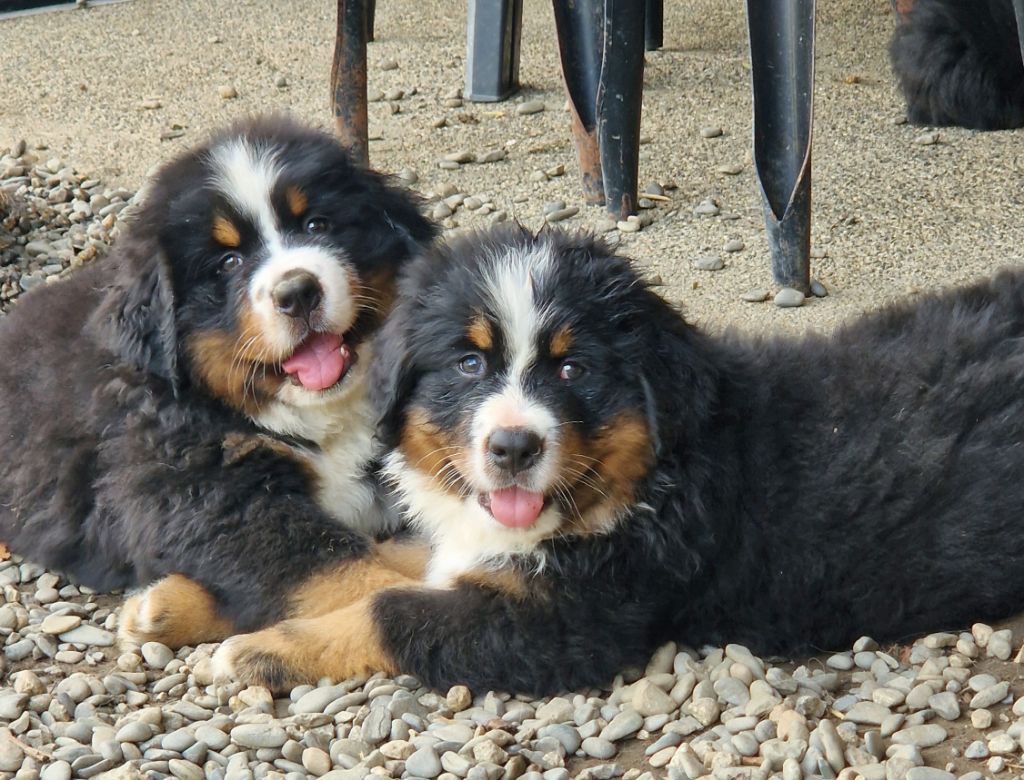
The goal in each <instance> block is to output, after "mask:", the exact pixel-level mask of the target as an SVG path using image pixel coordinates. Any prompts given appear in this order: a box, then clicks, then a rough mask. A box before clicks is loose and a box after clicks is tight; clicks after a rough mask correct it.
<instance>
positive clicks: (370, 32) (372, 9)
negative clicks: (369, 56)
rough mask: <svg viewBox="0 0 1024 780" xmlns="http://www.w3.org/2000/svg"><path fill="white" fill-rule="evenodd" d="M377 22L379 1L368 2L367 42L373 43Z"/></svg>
mask: <svg viewBox="0 0 1024 780" xmlns="http://www.w3.org/2000/svg"><path fill="white" fill-rule="evenodd" d="M376 21H377V0H366V40H367V41H369V42H371V43H372V42H373V41H375V40H376V38H374V37H373V36H374V29H373V28H374V25H375V24H376Z"/></svg>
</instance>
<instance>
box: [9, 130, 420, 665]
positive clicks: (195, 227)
mask: <svg viewBox="0 0 1024 780" xmlns="http://www.w3.org/2000/svg"><path fill="white" fill-rule="evenodd" d="M433 235H434V231H433V229H432V228H431V226H430V225H429V224H428V223H427V222H426V221H425V220H424V219H423V218H422V217H421V216H420V214H419V212H418V209H417V205H416V204H415V203H414V202H413V201H412V200H411V199H410V198H409V197H407V196H406V195H404V194H402V193H401V192H400V191H398V190H397V189H395V188H393V187H391V186H389V185H388V183H387V182H386V180H385V179H384V178H383V177H381V176H379V175H377V174H375V173H371V172H369V171H365V170H361V169H359V168H357V167H356V166H355V165H354V164H353V163H352V162H351V161H350V159H349V157H348V155H347V153H346V151H345V150H344V149H343V148H342V147H341V146H340V145H339V144H338V143H337V142H336V141H335V140H333V139H332V138H330V137H329V136H326V135H324V134H321V133H319V132H315V131H313V130H310V129H306V128H304V127H301V126H299V125H298V124H295V123H293V122H291V121H288V120H286V119H283V118H268V119H257V120H254V121H252V122H249V123H246V124H242V125H239V126H237V127H234V128H232V129H230V130H227V131H226V132H223V133H221V134H219V135H217V136H215V137H214V138H213V139H212V140H210V141H209V142H208V143H206V144H204V145H202V146H200V147H198V148H196V149H193V150H192V151H190V152H188V153H187V154H185V155H183V156H182V157H180V158H179V159H177V160H175V161H173V162H171V163H170V164H169V165H167V166H166V167H164V168H163V169H162V170H161V171H160V172H159V173H158V174H157V175H156V178H155V180H154V181H153V182H152V185H151V187H150V189H149V191H148V195H147V196H146V198H145V200H144V204H143V205H142V207H141V210H140V211H139V213H138V215H137V218H136V219H135V221H134V223H133V224H132V225H131V226H130V228H129V230H128V233H127V235H125V236H124V237H123V238H121V239H120V240H119V242H118V245H117V246H116V248H115V250H114V252H113V255H112V256H111V257H109V258H106V259H103V260H101V261H98V262H96V263H95V264H93V265H92V266H91V267H88V268H85V269H83V270H82V271H80V272H78V273H76V274H74V275H73V276H72V277H71V278H70V279H69V280H67V281H65V282H61V283H60V284H54V285H47V286H45V287H43V288H41V289H39V290H37V291H34V292H32V293H31V294H29V295H28V296H26V297H25V299H24V300H23V301H22V302H21V303H19V304H18V306H17V307H16V308H15V309H14V310H13V311H12V312H11V313H10V314H9V315H8V316H7V317H5V318H4V319H3V320H2V321H0V352H3V354H5V355H7V359H6V360H5V361H3V363H2V365H0V440H3V441H5V442H8V446H9V448H11V449H12V452H11V454H10V456H9V457H5V458H4V459H3V461H2V462H0V539H2V540H3V541H5V542H6V543H7V544H8V545H9V546H10V548H11V549H12V550H14V551H15V552H18V553H20V554H22V555H25V556H27V557H29V558H32V559H33V560H35V561H38V562H39V563H41V564H43V565H45V566H47V567H51V568H55V569H59V570H62V571H64V572H66V573H67V574H68V575H70V576H71V577H72V578H73V579H74V580H76V581H78V582H81V583H84V584H87V585H89V586H91V587H94V588H100V589H110V588H132V587H136V586H139V585H144V584H146V583H148V582H150V581H152V580H154V579H156V578H159V577H164V576H165V575H174V576H172V577H171V578H170V579H169V580H167V581H165V583H164V584H163V585H164V587H163V588H162V589H161V590H160V591H159V597H158V598H154V599H149V600H146V599H136V600H135V601H133V602H132V603H131V604H130V605H129V609H127V610H126V618H127V623H126V625H125V626H124V627H123V628H124V633H125V634H126V635H127V637H128V638H129V639H134V640H137V641H144V640H146V639H160V640H161V641H165V642H168V643H169V644H172V645H180V644H185V643H194V642H196V641H201V640H208V639H215V638H220V637H222V636H224V635H226V634H227V633H230V631H232V630H238V629H241V628H250V629H251V628H255V627H257V626H259V625H262V624H264V623H265V622H267V621H269V620H273V619H274V618H275V617H276V616H280V615H283V614H285V613H286V610H287V609H288V608H289V605H291V604H293V603H298V602H299V601H301V598H302V593H299V592H297V588H298V587H299V585H300V584H301V585H302V586H303V587H307V588H308V587H312V584H311V583H312V582H313V581H314V580H315V576H316V575H318V574H319V573H322V572H326V571H329V570H333V568H334V567H336V566H338V565H340V563H341V562H344V561H345V560H347V559H349V558H353V557H359V556H361V555H363V554H365V552H366V550H367V541H366V537H365V532H368V531H373V530H376V529H377V528H378V527H379V526H380V525H381V523H382V521H383V519H384V515H382V513H381V512H380V510H379V509H378V508H377V507H376V506H375V491H374V488H373V485H372V483H371V481H370V480H368V479H367V478H366V473H367V470H368V467H369V466H370V464H371V463H372V461H373V459H374V457H375V450H374V444H373V440H372V427H373V415H372V413H371V410H370V407H369V404H368V400H367V397H366V377H367V368H368V365H369V364H370V363H371V362H372V360H373V356H372V354H371V352H370V350H369V347H368V337H369V336H370V335H371V334H373V333H374V331H375V330H376V329H377V327H378V325H379V323H380V322H381V319H382V317H383V315H384V313H385V312H386V311H387V309H388V308H389V306H390V303H391V300H392V297H393V292H394V278H395V275H396V273H397V271H398V270H399V269H400V267H401V266H402V265H403V264H404V263H406V262H407V261H408V259H409V258H410V256H411V255H412V254H414V253H416V252H418V251H419V250H420V249H421V248H422V247H423V246H424V245H426V244H427V243H429V242H430V241H431V240H432V238H433ZM14 447H16V448H17V451H16V454H15V453H14V449H13V448H14ZM311 573H313V574H314V577H313V578H311V577H310V574H311ZM181 575H184V576H181ZM186 578H188V579H186ZM196 583H198V584H201V585H202V586H205V589H203V588H199V587H197V586H196ZM154 595H156V594H154ZM296 600H298V601H296ZM168 603H171V604H173V605H176V606H177V607H179V608H181V610H182V612H183V615H181V616H179V618H177V619H175V618H174V614H173V612H168V611H167V610H166V609H165V607H166V606H167V604H168Z"/></svg>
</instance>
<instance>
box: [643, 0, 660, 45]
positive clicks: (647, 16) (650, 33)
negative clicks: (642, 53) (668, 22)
mask: <svg viewBox="0 0 1024 780" xmlns="http://www.w3.org/2000/svg"><path fill="white" fill-rule="evenodd" d="M644 2H645V4H646V10H645V11H644V47H645V48H646V49H647V51H655V50H656V49H660V48H661V47H662V46H664V45H665V0H644Z"/></svg>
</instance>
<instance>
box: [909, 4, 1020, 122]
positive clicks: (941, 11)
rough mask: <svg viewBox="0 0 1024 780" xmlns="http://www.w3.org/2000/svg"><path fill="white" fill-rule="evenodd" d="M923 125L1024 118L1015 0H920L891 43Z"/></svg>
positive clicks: (912, 114) (912, 109)
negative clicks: (1014, 9)
mask: <svg viewBox="0 0 1024 780" xmlns="http://www.w3.org/2000/svg"><path fill="white" fill-rule="evenodd" d="M889 54H890V56H891V58H892V65H893V69H894V70H895V72H896V77H897V79H898V80H899V83H900V88H901V89H902V90H903V95H904V97H905V98H906V100H907V117H908V119H909V120H910V121H911V122H912V123H913V124H916V125H933V126H942V125H957V126H960V127H969V128H974V129H977V130H1000V129H1005V128H1011V127H1021V126H1022V125H1024V64H1022V61H1021V48H1020V39H1019V38H1018V36H1017V23H1016V20H1015V18H1014V11H1013V4H1012V0H914V2H913V4H912V6H911V8H910V10H909V12H908V13H907V15H906V16H905V17H904V18H903V19H902V20H901V21H900V23H899V25H898V27H897V29H896V33H895V35H894V36H893V40H892V44H891V46H890V48H889Z"/></svg>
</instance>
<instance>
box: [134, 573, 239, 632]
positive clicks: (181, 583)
mask: <svg viewBox="0 0 1024 780" xmlns="http://www.w3.org/2000/svg"><path fill="white" fill-rule="evenodd" d="M231 632H232V626H231V623H230V621H228V620H225V619H224V618H222V617H221V616H220V615H219V614H218V612H217V604H216V601H215V600H214V598H213V596H211V595H210V593H209V591H207V590H206V589H205V588H204V587H203V586H202V585H200V584H198V583H197V582H193V581H192V580H190V579H188V578H187V577H183V576H181V575H180V574H172V575H170V576H169V577H165V578H164V579H162V580H160V581H159V582H156V583H154V584H152V585H150V586H149V587H148V588H146V589H145V590H144V591H142V592H140V593H136V594H135V595H133V596H131V597H130V598H129V599H128V600H127V601H125V603H124V606H123V607H122V608H121V617H120V620H119V621H118V629H117V634H118V638H119V639H120V641H121V644H122V645H125V646H128V647H138V646H139V645H142V644H144V643H146V642H160V643H161V644H165V645H167V646H168V647H170V648H174V649H176V648H179V647H183V646H184V645H197V644H199V643H201V642H216V641H219V640H221V639H223V638H224V637H226V636H230V634H231Z"/></svg>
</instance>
